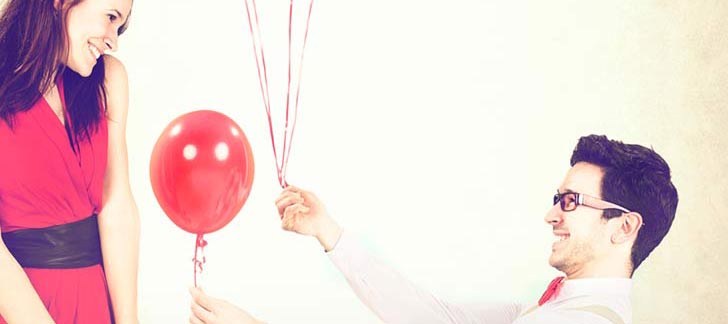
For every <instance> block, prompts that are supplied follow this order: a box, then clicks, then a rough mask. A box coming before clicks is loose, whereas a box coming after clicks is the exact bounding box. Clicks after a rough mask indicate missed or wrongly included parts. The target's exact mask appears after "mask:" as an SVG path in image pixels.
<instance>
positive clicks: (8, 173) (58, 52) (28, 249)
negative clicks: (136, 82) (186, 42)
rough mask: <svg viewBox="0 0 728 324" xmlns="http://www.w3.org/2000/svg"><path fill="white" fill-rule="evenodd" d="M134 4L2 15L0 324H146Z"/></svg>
mask: <svg viewBox="0 0 728 324" xmlns="http://www.w3.org/2000/svg"><path fill="white" fill-rule="evenodd" d="M131 2H132V0H7V1H6V4H5V6H4V8H3V9H2V12H1V13H0V14H1V15H0V152H1V153H0V232H1V233H2V235H1V236H0V237H1V238H2V240H1V241H0V278H2V285H0V323H2V324H4V323H34V324H37V323H59V324H67V323H74V324H105V323H117V324H126V323H134V324H136V323H138V319H137V305H136V293H137V292H136V286H137V264H138V249H139V248H138V246H139V243H138V241H139V216H138V211H137V207H136V204H135V203H134V199H133V197H132V195H131V190H130V186H129V179H128V170H127V169H128V167H127V153H126V152H127V150H126V142H125V127H126V116H127V104H128V102H127V94H128V89H127V76H126V71H125V70H124V67H123V65H122V64H121V62H119V61H118V60H117V59H115V58H114V57H112V56H108V55H104V54H105V53H107V52H109V51H114V50H116V49H117V46H118V45H117V40H118V37H119V34H121V33H122V32H123V31H124V29H125V28H126V26H127V21H128V17H129V14H130V12H131Z"/></svg>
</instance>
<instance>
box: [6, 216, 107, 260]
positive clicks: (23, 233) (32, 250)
mask: <svg viewBox="0 0 728 324" xmlns="http://www.w3.org/2000/svg"><path fill="white" fill-rule="evenodd" d="M2 240H3V242H4V243H5V246H7V247H8V250H10V253H11V254H12V255H13V257H15V259H16V260H17V261H18V263H20V266H22V267H23V268H41V269H72V268H83V267H88V266H92V265H95V264H100V263H101V262H102V260H103V259H102V258H101V243H100V241H99V225H98V220H97V218H96V215H95V214H94V215H91V216H90V217H88V218H85V219H83V220H80V221H77V222H73V223H68V224H63V225H56V226H51V227H46V228H32V229H22V230H17V231H12V232H8V233H3V234H2Z"/></svg>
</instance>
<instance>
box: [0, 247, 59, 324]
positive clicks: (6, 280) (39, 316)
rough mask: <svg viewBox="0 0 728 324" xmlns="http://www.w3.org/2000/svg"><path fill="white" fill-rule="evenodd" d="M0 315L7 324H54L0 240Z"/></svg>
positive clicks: (24, 275) (18, 265)
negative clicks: (0, 285) (0, 286)
mask: <svg viewBox="0 0 728 324" xmlns="http://www.w3.org/2000/svg"><path fill="white" fill-rule="evenodd" d="M0 278H2V279H0V280H2V288H0V315H1V316H2V317H3V319H4V320H5V321H6V322H8V323H13V324H15V323H18V324H22V323H27V324H35V323H44V324H45V323H54V322H53V319H52V318H51V316H50V315H49V314H48V311H47V310H46V308H45V306H43V302H41V300H40V297H38V294H37V293H36V292H35V289H34V288H33V285H31V284H30V280H29V279H28V276H27V275H26V274H25V271H23V268H21V267H20V264H18V261H16V260H15V258H14V257H13V255H12V254H10V251H8V248H7V247H6V246H5V243H3V241H2V239H0Z"/></svg>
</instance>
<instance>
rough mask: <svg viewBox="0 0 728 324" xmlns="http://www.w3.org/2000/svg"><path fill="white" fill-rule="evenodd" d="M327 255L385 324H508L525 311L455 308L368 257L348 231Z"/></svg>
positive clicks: (494, 307) (506, 307) (483, 306)
mask: <svg viewBox="0 0 728 324" xmlns="http://www.w3.org/2000/svg"><path fill="white" fill-rule="evenodd" d="M327 254H328V255H329V258H330V259H331V261H332V262H333V263H334V265H335V266H336V267H337V268H338V269H339V270H340V271H341V273H342V274H343V275H344V277H345V278H346V280H347V281H348V282H349V285H350V286H351V288H352V289H353V290H354V293H356V295H357V297H359V299H360V300H361V301H362V302H363V303H364V304H365V305H366V306H367V307H369V309H371V310H372V311H373V312H374V313H375V314H376V315H377V316H378V317H379V318H380V319H381V320H382V321H384V322H385V323H392V324H399V323H418V324H419V323H458V324H460V323H488V324H506V323H511V322H513V321H514V320H515V319H516V318H517V317H518V314H519V313H520V312H521V309H522V306H521V305H520V304H515V303H504V304H469V305H455V304H451V303H448V302H446V301H443V300H441V299H439V298H437V297H435V296H433V295H432V294H430V293H429V292H427V291H424V290H422V289H420V288H419V287H417V286H415V285H414V284H413V283H411V282H410V281H409V280H407V279H406V278H404V277H403V276H402V275H400V274H399V273H397V272H396V271H394V269H392V268H390V267H389V266H387V265H386V264H384V263H382V262H380V261H379V260H377V259H376V258H374V257H372V256H371V255H369V254H368V253H367V252H366V251H365V250H364V249H363V248H362V247H361V246H360V245H359V244H358V242H357V241H356V240H355V239H354V238H353V237H351V235H350V234H349V233H347V232H346V231H344V232H343V233H342V234H341V237H340V238H339V241H338V242H337V244H336V246H335V247H334V249H333V250H332V251H329V252H328V253H327Z"/></svg>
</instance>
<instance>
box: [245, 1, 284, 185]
mask: <svg viewBox="0 0 728 324" xmlns="http://www.w3.org/2000/svg"><path fill="white" fill-rule="evenodd" d="M250 1H251V2H252V6H253V14H254V17H255V31H254V28H253V19H252V17H251V16H250V5H249V4H248V3H249V0H246V1H245V12H246V13H247V16H248V27H249V28H250V36H251V38H252V40H253V52H254V54H255V67H256V68H257V70H258V83H259V84H260V92H261V94H262V95H263V105H264V106H265V112H266V114H267V115H268V130H269V132H270V140H271V144H272V145H273V157H274V158H275V161H276V170H277V171H278V182H279V183H280V185H281V186H283V174H282V173H281V167H280V166H279V165H278V152H277V150H276V140H275V136H274V135H273V120H272V118H271V114H270V96H269V92H268V70H267V68H266V64H265V51H264V50H263V39H262V37H261V35H260V24H259V23H258V9H257V6H256V5H255V0H250ZM256 34H257V36H256ZM258 43H260V50H258ZM261 61H262V69H261ZM261 70H262V72H261ZM264 81H265V83H264Z"/></svg>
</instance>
